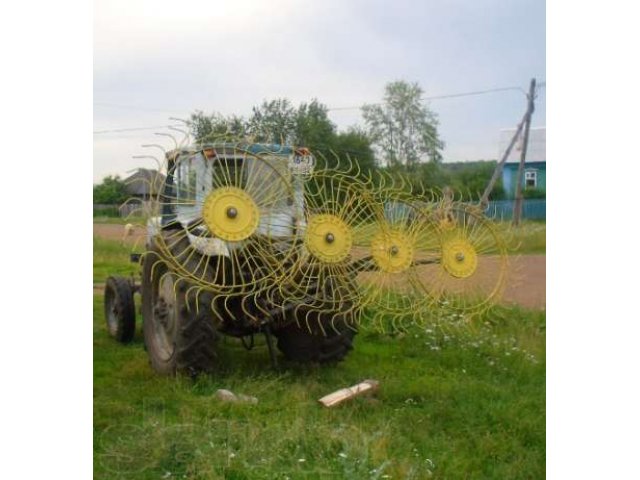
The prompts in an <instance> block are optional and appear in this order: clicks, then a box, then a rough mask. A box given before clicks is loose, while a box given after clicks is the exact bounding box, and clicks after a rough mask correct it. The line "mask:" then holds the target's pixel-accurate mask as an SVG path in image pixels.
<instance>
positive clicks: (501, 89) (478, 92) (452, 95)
mask: <svg viewBox="0 0 640 480" xmlns="http://www.w3.org/2000/svg"><path fill="white" fill-rule="evenodd" d="M509 90H517V91H520V92H522V93H523V94H525V95H526V92H525V91H524V90H523V89H522V88H520V87H499V88H491V89H488V90H475V91H473V92H462V93H449V94H445V95H433V96H428V97H420V98H421V99H422V100H424V101H427V100H440V99H445V98H457V97H470V96H472V95H484V94H487V93H494V92H506V91H509ZM368 105H384V102H378V103H369V104H368ZM360 108H362V105H358V106H352V107H333V108H328V109H327V110H355V109H360Z"/></svg>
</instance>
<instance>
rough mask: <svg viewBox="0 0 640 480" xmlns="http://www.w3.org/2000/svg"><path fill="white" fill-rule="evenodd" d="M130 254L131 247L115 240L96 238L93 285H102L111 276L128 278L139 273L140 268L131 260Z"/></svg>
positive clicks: (94, 244)
mask: <svg viewBox="0 0 640 480" xmlns="http://www.w3.org/2000/svg"><path fill="white" fill-rule="evenodd" d="M138 250H140V249H138ZM130 253H131V247H130V246H126V245H123V244H121V243H120V242H117V241H114V240H106V239H103V238H99V237H94V239H93V283H102V282H104V281H105V280H106V279H107V277H108V276H109V275H122V276H125V277H128V276H130V275H131V274H136V273H137V272H139V270H140V267H139V266H138V265H137V264H135V263H131V262H130V260H129V254H130Z"/></svg>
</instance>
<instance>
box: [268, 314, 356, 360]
mask: <svg viewBox="0 0 640 480" xmlns="http://www.w3.org/2000/svg"><path fill="white" fill-rule="evenodd" d="M323 327H324V332H323V331H322V329H321V328H320V327H319V325H318V323H317V322H310V325H309V327H307V325H306V322H305V321H303V320H301V321H300V325H298V323H297V322H295V321H294V322H292V323H290V324H289V325H287V326H286V327H283V328H280V329H278V330H277V331H275V332H274V335H275V336H276V337H277V339H278V349H279V350H280V351H281V352H282V354H283V355H284V356H285V358H287V359H288V360H292V361H294V362H300V363H312V362H315V363H337V362H340V361H342V360H344V358H345V357H346V356H347V354H348V353H349V351H350V350H352V349H353V339H354V337H355V335H356V334H357V333H358V332H357V329H356V327H355V325H354V324H353V323H352V322H349V321H348V320H347V319H345V318H340V319H338V320H336V321H334V322H333V326H332V325H331V322H330V321H325V322H324V323H323Z"/></svg>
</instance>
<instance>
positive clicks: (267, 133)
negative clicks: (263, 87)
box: [247, 98, 296, 143]
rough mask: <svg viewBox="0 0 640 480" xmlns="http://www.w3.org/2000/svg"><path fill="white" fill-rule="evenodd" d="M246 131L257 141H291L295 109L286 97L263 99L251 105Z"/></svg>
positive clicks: (294, 123)
mask: <svg viewBox="0 0 640 480" xmlns="http://www.w3.org/2000/svg"><path fill="white" fill-rule="evenodd" d="M247 126H248V133H249V134H250V135H252V136H253V138H254V139H255V140H256V141H257V142H270V143H293V141H294V139H295V136H296V111H295V109H294V108H293V106H292V105H291V102H289V100H287V99H286V98H276V99H275V100H271V101H266V100H265V101H264V102H262V104H261V105H260V106H257V107H253V113H252V115H251V117H250V118H249V121H248V125H247Z"/></svg>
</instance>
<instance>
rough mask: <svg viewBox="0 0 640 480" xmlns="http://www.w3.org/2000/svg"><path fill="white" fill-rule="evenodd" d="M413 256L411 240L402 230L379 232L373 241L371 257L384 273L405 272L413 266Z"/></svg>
mask: <svg viewBox="0 0 640 480" xmlns="http://www.w3.org/2000/svg"><path fill="white" fill-rule="evenodd" d="M413 255H414V248H413V242H412V241H411V238H410V237H409V236H408V235H407V234H406V233H405V232H402V231H400V230H391V231H381V232H378V233H377V234H376V235H375V236H374V237H373V240H372V241H371V256H372V257H373V259H374V261H375V262H376V264H377V266H378V267H379V268H380V270H382V271H383V272H386V273H400V272H404V271H405V270H407V269H408V268H409V267H410V266H411V262H412V261H413Z"/></svg>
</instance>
